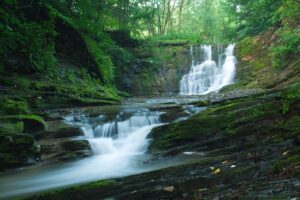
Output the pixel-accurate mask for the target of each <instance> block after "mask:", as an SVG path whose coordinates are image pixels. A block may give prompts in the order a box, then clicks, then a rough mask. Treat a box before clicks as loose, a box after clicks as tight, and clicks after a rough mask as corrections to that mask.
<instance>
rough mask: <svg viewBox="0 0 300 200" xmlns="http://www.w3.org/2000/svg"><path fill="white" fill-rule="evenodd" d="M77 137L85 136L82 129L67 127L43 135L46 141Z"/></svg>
mask: <svg viewBox="0 0 300 200" xmlns="http://www.w3.org/2000/svg"><path fill="white" fill-rule="evenodd" d="M76 136H84V132H83V130H82V129H81V128H80V127H72V126H65V127H61V128H59V129H57V130H55V131H45V132H43V134H42V137H43V138H44V139H57V138H70V137H76Z"/></svg>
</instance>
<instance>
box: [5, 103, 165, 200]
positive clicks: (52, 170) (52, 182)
mask: <svg viewBox="0 0 300 200" xmlns="http://www.w3.org/2000/svg"><path fill="white" fill-rule="evenodd" d="M159 114H160V113H159V112H150V111H148V110H145V109H143V110H140V111H138V112H136V113H135V114H134V115H133V116H132V117H130V118H129V119H127V120H124V121H119V117H117V118H116V119H115V121H112V122H109V123H105V124H102V125H99V126H97V127H96V128H95V129H93V127H92V126H91V125H90V124H89V122H88V120H87V118H85V117H82V118H81V120H80V121H79V122H78V121H75V120H74V117H72V116H71V117H66V118H65V120H66V122H67V123H70V124H76V125H78V124H80V125H81V126H82V128H83V130H84V132H85V134H86V137H87V138H88V140H89V142H90V144H91V147H92V150H93V153H94V156H92V157H89V158H86V159H83V160H80V161H76V162H73V163H66V164H63V165H59V166H52V167H51V166H46V167H41V168H39V169H38V170H32V169H31V170H30V169H28V170H24V171H20V172H14V173H13V174H7V175H6V176H2V177H1V180H0V191H1V192H0V199H2V198H9V197H14V196H18V195H22V194H29V193H33V192H38V191H43V190H48V189H52V188H57V187H63V186H67V185H72V184H76V183H82V182H87V181H92V180H99V179H105V178H112V177H120V176H126V175H130V174H134V173H139V172H142V171H143V170H145V169H142V168H141V167H140V165H141V160H142V157H141V156H143V155H144V153H145V151H146V150H147V146H148V142H149V140H148V139H147V135H148V134H149V133H150V131H151V129H152V128H154V127H156V126H159V125H160V124H159ZM107 127H109V128H107ZM111 127H112V128H111ZM111 130H114V131H111Z"/></svg>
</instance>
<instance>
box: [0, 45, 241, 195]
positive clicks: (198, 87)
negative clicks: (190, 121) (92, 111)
mask: <svg viewBox="0 0 300 200" xmlns="http://www.w3.org/2000/svg"><path fill="white" fill-rule="evenodd" d="M199 50H201V51H202V52H203V56H202V60H204V61H203V62H201V63H199V62H198V61H199V57H198V54H199V52H200V51H199ZM233 51H234V45H229V46H228V47H227V48H226V49H225V52H223V49H222V48H221V47H218V57H217V58H216V59H215V60H218V62H215V61H214V60H213V59H214V57H213V53H212V47H211V46H201V48H200V49H197V48H195V47H191V49H190V52H191V57H192V67H191V71H190V73H189V74H187V75H184V76H183V78H182V80H181V83H180V94H181V95H198V94H206V93H209V92H212V91H218V90H219V89H220V88H222V87H223V86H225V85H228V84H231V83H232V82H233V80H234V75H235V57H234V55H233ZM197 57H198V58H197ZM188 98H189V99H188ZM188 98H187V99H185V98H181V97H180V98H176V99H172V98H167V99H164V98H161V99H149V100H147V101H145V102H146V103H145V102H144V104H143V105H140V104H138V105H137V103H134V102H131V103H130V104H129V105H121V106H120V107H118V106H117V107H116V106H115V107H114V106H109V109H112V110H113V111H114V112H113V113H115V111H117V112H116V113H117V114H114V115H113V116H114V117H112V116H111V113H110V114H109V116H110V117H108V116H106V114H107V113H105V112H104V113H103V114H101V115H99V116H97V117H96V120H91V118H90V117H87V116H86V115H85V114H79V115H78V114H71V115H68V116H65V117H64V123H67V124H70V125H75V126H80V127H81V128H82V130H83V132H84V134H85V135H84V139H86V140H88V141H89V143H90V146H91V149H92V152H93V156H90V157H88V158H84V159H81V160H77V161H73V162H65V163H55V164H52V165H49V164H48V165H36V166H32V167H26V168H24V169H18V170H14V171H9V172H6V173H2V174H0V199H9V198H15V197H18V196H22V197H24V195H29V194H31V193H37V192H41V191H44V190H50V189H55V188H61V187H67V186H70V185H74V184H79V183H84V182H90V181H94V180H101V179H106V178H113V177H122V176H127V175H131V174H137V173H141V172H145V171H151V170H155V169H160V168H164V167H168V166H172V165H175V164H179V163H180V162H181V163H183V162H185V161H183V159H184V158H180V161H178V160H177V161H175V162H176V163H174V162H173V161H170V162H169V161H167V162H166V160H164V162H163V163H162V161H161V160H159V163H156V164H154V165H153V163H152V164H150V165H149V164H147V162H148V161H149V159H150V157H147V156H149V155H147V154H146V151H147V147H148V144H149V139H148V137H147V136H148V134H149V133H150V132H151V130H152V129H153V128H154V127H156V126H160V125H162V123H161V122H160V114H161V112H156V111H150V110H148V109H147V107H149V104H151V106H153V105H154V104H159V105H162V104H163V105H165V104H166V103H173V104H174V103H176V104H185V106H183V108H184V109H185V111H186V113H188V114H189V115H193V114H195V113H198V112H200V111H202V110H204V109H205V108H198V107H195V106H192V105H187V104H188V103H187V102H192V101H195V100H197V99H192V98H193V97H191V98H190V97H188ZM180 102H181V103H180ZM146 105H147V106H146ZM125 107H126V108H125ZM185 119H187V117H182V118H179V119H177V121H181V120H185ZM73 139H78V138H73ZM168 162H169V163H168Z"/></svg>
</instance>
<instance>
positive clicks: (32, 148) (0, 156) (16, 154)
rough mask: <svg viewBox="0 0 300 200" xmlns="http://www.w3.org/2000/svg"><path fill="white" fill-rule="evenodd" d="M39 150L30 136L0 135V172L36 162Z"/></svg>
mask: <svg viewBox="0 0 300 200" xmlns="http://www.w3.org/2000/svg"><path fill="white" fill-rule="evenodd" d="M38 158H39V148H38V146H37V145H36V143H35V140H34V138H33V136H32V135H29V134H15V135H10V134H0V171H3V170H6V169H9V168H15V167H21V166H24V165H27V164H29V161H32V160H35V161H36V160H38Z"/></svg>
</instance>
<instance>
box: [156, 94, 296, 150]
mask: <svg viewBox="0 0 300 200" xmlns="http://www.w3.org/2000/svg"><path fill="white" fill-rule="evenodd" d="M280 106H281V102H280V100H276V99H274V98H273V96H272V95H266V96H265V95H264V94H260V96H258V97H256V98H253V97H250V98H240V99H236V100H231V101H228V102H224V103H221V104H215V105H212V106H210V107H209V108H208V109H207V110H205V111H202V112H200V113H199V114H197V115H194V116H193V117H191V118H190V119H188V120H186V121H182V122H178V123H172V124H170V125H165V126H162V127H158V128H155V129H154V130H153V131H152V133H151V135H152V137H153V138H154V140H153V142H152V144H151V145H150V148H158V149H168V148H171V147H175V146H178V145H182V144H187V143H194V142H197V141H202V140H206V139H207V138H208V137H210V138H212V137H215V136H218V137H222V138H226V137H232V136H242V135H247V134H248V135H251V134H257V132H259V134H265V135H267V134H272V133H273V130H274V129H279V128H280V125H281V124H282V123H283V121H284V119H283V115H282V113H281V109H280ZM270 119H271V120H272V122H268V120H269V121H270ZM265 121H266V122H265ZM288 123H289V124H291V123H296V121H293V120H292V121H291V122H288ZM289 124H286V127H288V126H289ZM292 127H293V126H291V128H292ZM292 130H293V129H291V130H289V131H292ZM281 132H282V129H281V131H280V132H278V133H281Z"/></svg>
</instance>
